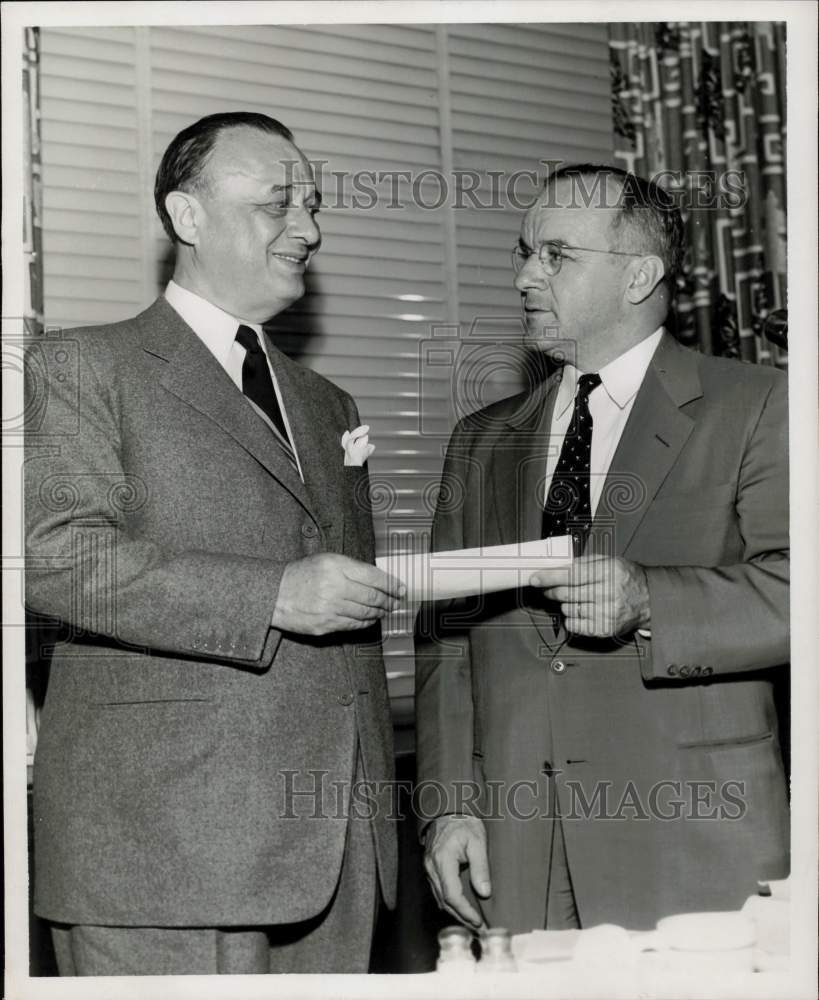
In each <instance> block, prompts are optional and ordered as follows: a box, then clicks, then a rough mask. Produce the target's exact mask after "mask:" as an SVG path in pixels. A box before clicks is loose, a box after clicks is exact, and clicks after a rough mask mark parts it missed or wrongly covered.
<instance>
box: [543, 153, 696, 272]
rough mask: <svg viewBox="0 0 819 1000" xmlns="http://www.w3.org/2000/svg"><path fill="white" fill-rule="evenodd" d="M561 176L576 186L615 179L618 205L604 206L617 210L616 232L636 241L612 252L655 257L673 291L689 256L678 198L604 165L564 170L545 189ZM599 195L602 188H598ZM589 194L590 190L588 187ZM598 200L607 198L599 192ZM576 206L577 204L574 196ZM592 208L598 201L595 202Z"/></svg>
mask: <svg viewBox="0 0 819 1000" xmlns="http://www.w3.org/2000/svg"><path fill="white" fill-rule="evenodd" d="M561 177H566V178H569V179H571V180H572V182H573V183H574V182H575V181H578V183H579V180H578V179H584V178H600V180H601V182H602V184H601V187H602V185H603V184H605V183H606V180H607V179H608V178H611V179H613V180H614V181H615V182H616V184H617V186H618V194H617V200H616V202H614V203H607V202H603V203H602V204H603V207H610V208H616V209H617V211H616V212H615V214H614V217H613V219H612V222H611V227H612V230H613V231H614V232H617V231H618V230H625V231H626V232H628V233H629V234H630V235H632V236H633V237H636V239H635V240H633V241H629V243H633V245H630V246H628V247H622V248H621V247H613V248H612V249H630V250H634V251H637V252H642V253H646V254H655V255H656V256H657V257H659V258H660V260H662V262H663V264H664V265H665V278H664V279H663V280H664V281H665V282H666V284H667V286H668V288H669V290H670V291H673V290H674V287H675V284H676V280H677V276H678V275H679V274H680V273H681V271H682V264H683V257H684V255H685V242H684V236H685V234H684V229H683V220H682V214H681V213H680V210H679V208H678V207H677V205H676V203H675V201H674V198H673V197H672V196H671V195H670V194H669V193H668V191H665V190H664V189H663V188H661V187H660V186H659V184H655V183H654V181H648V180H645V179H644V178H642V177H638V176H637V175H636V174H632V173H629V171H627V170H622V169H621V168H620V167H612V166H609V165H607V164H601V163H573V164H569V165H567V166H565V167H561V168H560V169H559V170H556V171H555V172H554V173H552V174H550V175H549V177H548V178H547V179H546V183H545V184H544V187H549V186H550V185H552V184H554V182H555V181H557V180H559V179H560V178H561ZM595 190H596V191H598V192H599V189H598V188H595ZM584 192H585V193H586V194H587V193H588V189H587V188H584ZM598 197H602V198H605V197H606V194H605V189H604V192H603V194H599V193H598ZM573 203H576V201H575V197H574V193H573ZM590 204H591V207H593V206H594V201H593V200H592V201H591V203H590Z"/></svg>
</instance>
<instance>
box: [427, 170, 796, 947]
mask: <svg viewBox="0 0 819 1000" xmlns="http://www.w3.org/2000/svg"><path fill="white" fill-rule="evenodd" d="M682 252H683V229H682V220H681V217H680V213H679V211H678V209H677V208H676V207H675V205H674V202H673V200H672V199H671V197H670V196H669V195H668V194H667V193H665V192H664V191H663V190H661V189H660V188H658V187H657V186H656V185H654V184H652V183H650V182H647V181H644V180H642V179H640V178H638V177H635V176H634V175H633V174H627V173H625V172H624V171H622V170H617V169H615V168H612V167H606V166H605V165H602V166H598V165H595V164H580V165H578V166H574V167H565V168H563V169H562V170H560V171H558V172H556V173H555V174H554V175H553V176H552V177H550V178H549V180H548V182H547V184H546V185H545V186H544V189H543V191H542V192H541V194H540V196H539V198H538V200H537V202H536V203H535V205H534V206H533V207H532V208H531V209H530V210H529V212H528V213H527V214H526V216H525V217H524V220H523V224H522V228H521V234H520V240H519V242H518V243H517V245H516V246H515V248H514V251H513V261H514V266H515V270H516V272H517V276H516V279H515V287H516V288H517V289H518V291H519V292H520V294H521V300H522V305H523V309H524V314H525V318H526V330H527V335H528V337H529V339H530V342H531V343H532V344H533V345H534V346H536V347H537V348H538V349H540V350H543V351H546V352H549V353H552V355H553V356H554V355H555V354H557V353H558V352H560V353H562V355H563V362H564V363H562V364H561V365H560V367H558V368H556V370H555V371H554V372H553V373H552V375H551V376H550V377H549V378H548V379H547V380H546V381H545V382H542V383H541V384H539V385H537V386H536V387H534V388H533V390H532V391H529V392H525V393H521V394H520V395H518V396H513V397H511V398H509V399H505V400H501V401H500V402H498V403H495V404H493V405H492V406H490V407H488V408H487V409H484V410H482V411H480V412H479V413H476V414H472V415H470V416H468V417H465V418H464V419H463V420H462V421H461V423H460V424H459V425H458V426H457V427H456V429H455V431H454V433H453V436H452V440H451V442H450V445H449V449H448V453H447V460H446V463H445V466H444V472H443V488H442V490H441V497H442V498H446V499H447V502H446V503H444V502H441V503H440V504H439V508H438V511H437V514H436V518H435V524H434V527H433V545H434V547H435V548H436V549H441V550H445V549H457V548H473V547H477V546H484V545H497V544H505V545H511V544H514V543H516V542H522V541H530V540H534V539H538V538H548V537H552V536H555V535H564V534H571V535H573V536H574V542H575V554H576V556H577V558H576V560H575V562H574V565H573V569H572V572H571V573H569V574H567V573H565V572H562V571H551V572H544V571H541V572H540V573H537V574H533V575H532V577H531V579H530V581H529V582H530V584H531V586H530V587H525V588H521V589H520V590H519V591H508V592H506V593H501V594H492V595H488V596H487V597H485V598H484V599H483V600H475V601H472V602H467V603H466V604H465V603H464V602H460V603H459V602H448V603H447V602H439V605H438V606H427V607H426V608H425V610H424V613H423V614H422V615H421V616H420V618H419V624H418V642H417V655H418V662H417V668H416V714H417V729H418V776H419V782H420V783H422V784H428V785H430V786H431V787H433V791H434V793H435V794H433V795H430V796H428V799H427V802H428V804H427V805H426V806H424V804H423V800H420V799H419V801H421V804H422V810H423V811H426V813H427V815H426V817H425V818H427V819H429V820H430V822H429V823H428V825H427V826H426V827H425V829H424V835H425V848H426V866H427V871H428V874H429V877H430V880H431V883H432V887H433V891H434V892H435V895H436V898H437V899H438V901H439V903H440V904H441V906H443V907H444V908H445V909H446V910H448V912H450V913H451V914H452V915H453V916H455V917H456V918H458V919H459V920H463V921H465V922H467V923H469V924H472V925H474V926H479V925H480V924H481V923H482V922H483V921H484V920H486V922H488V923H490V924H496V925H497V924H502V925H503V926H505V927H508V928H510V929H511V930H513V931H530V930H532V929H533V928H538V927H541V928H542V927H546V928H548V929H555V930H559V929H564V928H575V927H590V926H594V925H595V924H600V923H616V924H622V925H624V926H626V927H629V928H632V929H635V930H636V929H648V928H652V927H653V926H654V925H655V923H656V921H657V920H658V919H659V918H661V917H663V916H667V915H668V914H671V913H680V912H684V911H694V910H733V909H739V907H741V906H742V904H743V902H744V901H745V899H746V898H747V897H748V896H749V895H751V894H753V893H754V892H756V889H757V881H758V880H763V879H764V880H770V879H780V878H784V877H785V876H786V875H787V873H788V865H789V858H788V820H789V817H788V803H787V786H786V782H785V776H784V770H783V763H782V756H781V753H780V747H779V738H778V726H777V716H776V710H775V703H774V697H773V681H774V678H775V677H776V675H777V674H778V673H781V672H782V671H783V670H784V669H786V667H785V665H786V664H787V660H788V579H789V537H788V464H787V459H788V440H787V393H786V390H787V380H786V379H785V377H784V375H783V374H782V372H779V371H776V370H774V369H771V368H769V367H765V366H762V365H743V364H739V363H738V362H736V361H733V360H729V359H727V358H716V357H710V356H706V355H702V354H698V353H695V352H693V351H689V350H687V349H685V348H684V347H682V346H681V345H680V344H678V343H677V342H676V341H675V340H674V339H673V338H672V337H671V336H670V335H669V333H668V332H667V331H666V330H665V329H664V326H663V324H664V322H665V319H666V315H667V313H668V310H669V306H670V296H671V290H672V288H673V281H674V278H675V276H676V273H677V271H678V269H679V267H680V264H681V259H682ZM453 496H455V497H458V496H461V497H463V502H462V503H461V504H460V505H458V504H455V503H452V502H451V498H452V497H453ZM464 869H468V873H469V874H468V878H467V879H466V880H465V881H466V886H465V887H463V886H462V884H461V880H460V878H459V875H461V874H462V873H463V870H464ZM472 890H474V892H473V891H472Z"/></svg>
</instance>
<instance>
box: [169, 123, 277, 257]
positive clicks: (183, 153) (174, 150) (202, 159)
mask: <svg viewBox="0 0 819 1000" xmlns="http://www.w3.org/2000/svg"><path fill="white" fill-rule="evenodd" d="M243 127H244V128H252V129H256V130H257V131H258V132H267V133H269V134H270V135H280V136H281V137H282V138H283V139H287V141H288V142H293V133H292V132H291V131H290V129H289V128H287V126H286V125H282V123H281V122H279V121H276V119H275V118H270V117H269V116H268V115H263V114H259V113H257V112H255V111H225V112H223V113H221V114H215V115H206V116H205V117H204V118H200V119H199V121H197V122H194V123H193V125H189V126H188V127H187V128H185V129H182V131H181V132H180V133H179V134H178V135H176V136H175V137H174V138H173V139H172V140H171V143H170V145H169V146H168V148H167V149H166V150H165V153H164V155H163V157H162V161H161V163H160V164H159V169H158V170H157V172H156V182H155V183H154V203H155V204H156V210H157V213H158V215H159V218H160V220H161V222H162V228H163V229H164V230H165V232H166V233H167V234H168V238H169V239H170V241H171V242H172V243H178V242H179V237H178V236H177V235H176V230H175V229H174V227H173V222H172V220H171V217H170V215H168V210H167V208H165V199H166V198H167V197H168V195H169V194H170V193H171V191H188V192H191V191H195V190H196V189H197V188H199V189H201V187H202V185H203V178H204V171H205V166H206V164H207V161H208V157H209V156H210V154H211V152H212V151H213V147H214V145H215V143H216V140H217V138H218V137H219V134H220V133H221V132H224V131H225V130H226V129H231V128H243Z"/></svg>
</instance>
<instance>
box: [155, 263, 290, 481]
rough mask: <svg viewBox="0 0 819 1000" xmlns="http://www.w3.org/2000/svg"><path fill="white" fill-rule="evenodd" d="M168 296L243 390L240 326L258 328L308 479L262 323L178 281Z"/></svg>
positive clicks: (267, 420) (171, 283)
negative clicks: (241, 316)
mask: <svg viewBox="0 0 819 1000" xmlns="http://www.w3.org/2000/svg"><path fill="white" fill-rule="evenodd" d="M165 298H166V299H167V301H168V304H169V305H170V306H171V307H172V308H173V309H174V310H175V311H176V312H178V313H179V315H180V316H181V317H182V319H183V320H184V321H185V322H186V323H187V324H188V326H189V327H190V328H191V329H192V330H193V332H194V333H195V334H196V336H197V337H198V338H199V339H200V340H201V341H202V343H203V344H204V345H205V347H207V349H208V350H209V351H210V353H211V354H212V355H213V356H214V357H215V358H216V360H217V361H218V362H219V364H220V365H221V366H222V367H223V368H224V369H225V371H226V372H227V374H228V375H229V376H230V379H231V381H232V382H233V383H234V385H236V387H237V388H238V389H239V392H241V391H242V365H243V364H244V361H245V355H246V353H247V352H246V351H245V349H244V347H242V345H241V344H240V343H239V342H238V341H237V340H236V332H237V330H238V329H239V326H240V325H244V326H248V327H250V329H251V330H255V331H256V336H257V337H258V338H259V344H260V346H261V348H262V351H264V356H265V358H266V359H267V367H268V369H269V370H270V377H271V379H272V380H273V389H274V391H275V393H276V399H277V400H278V401H279V407H280V409H281V411H282V418H283V420H284V426H285V427H286V429H287V437H288V439H289V442H290V447H291V448H292V449H293V454H294V455H295V458H296V465H297V467H298V472H299V476H301V480H302V482H304V475H303V474H302V469H301V462H300V461H299V453H298V452H297V451H296V445H295V442H294V439H293V432H292V430H291V429H290V421H289V420H288V419H287V410H286V408H285V405H284V400H283V399H282V394H281V390H280V389H279V383H278V381H277V380H276V373H275V372H274V371H273V366H272V365H271V364H270V356H269V355H268V353H267V344H266V343H265V337H264V334H263V333H262V328H261V326H260V325H259V324H258V323H248V321H247V320H244V319H237V318H236V317H235V316H231V315H230V314H229V313H226V312H225V311H224V309H220V308H219V306H215V305H214V304H213V303H212V302H208V300H207V299H203V298H202V296H201V295H197V294H196V292H191V291H190V290H189V289H187V288H183V287H182V286H181V285H177V283H176V282H175V281H169V282H168V287H167V288H166V289H165ZM245 399H247V397H245ZM247 402H248V404H249V405H250V406H252V407H253V409H254V410H255V411H256V412H257V413H258V414H259V416H260V417H261V418H262V420H264V422H265V423H266V424H267V425H268V426H269V427H270V428H271V430H272V431H273V433H274V434H276V435H278V436H280V433H279V431H278V430H277V429H276V428H275V427H274V426H273V422H272V421H271V420H270V418H269V417H268V415H267V414H266V413H265V412H264V410H262V409H261V408H260V407H258V406H257V405H256V404H255V403H254V402H253V400H252V399H247Z"/></svg>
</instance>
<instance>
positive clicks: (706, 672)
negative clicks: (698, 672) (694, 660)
mask: <svg viewBox="0 0 819 1000" xmlns="http://www.w3.org/2000/svg"><path fill="white" fill-rule="evenodd" d="M713 672H714V668H713V667H703V668H702V676H703V677H710V676H711V674H713Z"/></svg>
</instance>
